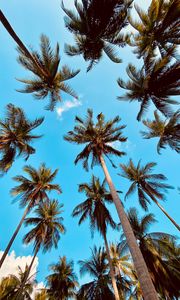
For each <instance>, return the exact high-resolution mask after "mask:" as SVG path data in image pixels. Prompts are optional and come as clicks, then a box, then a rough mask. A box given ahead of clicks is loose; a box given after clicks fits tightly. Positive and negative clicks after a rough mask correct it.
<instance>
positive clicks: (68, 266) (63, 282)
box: [46, 256, 78, 300]
mask: <svg viewBox="0 0 180 300" xmlns="http://www.w3.org/2000/svg"><path fill="white" fill-rule="evenodd" d="M73 268H74V265H73V262H72V261H69V262H68V261H67V259H66V257H65V256H63V257H60V258H59V262H58V263H56V264H52V265H50V270H51V272H52V273H51V274H50V275H48V276H47V277H46V280H47V294H48V297H50V299H53V300H59V299H60V300H68V299H69V298H71V297H75V295H76V288H77V287H78V282H77V276H76V274H75V273H74V271H73Z"/></svg>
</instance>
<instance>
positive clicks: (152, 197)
mask: <svg viewBox="0 0 180 300" xmlns="http://www.w3.org/2000/svg"><path fill="white" fill-rule="evenodd" d="M145 190H146V193H147V194H148V196H149V197H150V198H151V199H152V200H153V201H154V202H155V203H156V205H157V206H158V207H159V208H160V210H161V211H162V212H163V213H164V214H165V215H166V217H168V219H169V220H170V221H171V222H172V223H173V224H174V226H176V228H177V229H178V230H179V231H180V226H179V225H178V224H177V223H176V222H175V220H174V219H173V218H171V216H170V215H169V214H168V213H167V212H166V211H165V209H164V207H163V206H162V205H161V204H160V203H159V202H158V201H157V200H156V198H155V197H154V196H153V195H152V193H151V192H150V191H149V189H148V187H147V186H145Z"/></svg>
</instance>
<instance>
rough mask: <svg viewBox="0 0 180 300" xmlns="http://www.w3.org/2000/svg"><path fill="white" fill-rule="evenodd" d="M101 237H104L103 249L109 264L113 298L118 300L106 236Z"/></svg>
mask: <svg viewBox="0 0 180 300" xmlns="http://www.w3.org/2000/svg"><path fill="white" fill-rule="evenodd" d="M103 237H104V243H105V247H106V253H107V258H108V263H109V269H110V276H111V281H112V286H113V290H114V296H115V299H116V300H120V298H119V292H118V288H117V284H116V278H115V273H114V269H113V265H112V259H111V255H110V252H109V246H108V242H107V238H106V234H104V235H103Z"/></svg>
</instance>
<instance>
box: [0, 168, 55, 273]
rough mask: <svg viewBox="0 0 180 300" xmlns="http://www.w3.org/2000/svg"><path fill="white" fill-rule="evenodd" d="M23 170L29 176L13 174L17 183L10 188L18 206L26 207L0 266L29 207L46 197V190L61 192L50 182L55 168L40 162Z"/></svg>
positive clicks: (0, 264) (29, 209)
mask: <svg viewBox="0 0 180 300" xmlns="http://www.w3.org/2000/svg"><path fill="white" fill-rule="evenodd" d="M24 172H26V173H27V175H28V177H29V178H26V177H24V176H22V175H19V176H15V177H14V178H13V179H14V180H15V181H16V182H18V183H19V185H17V186H16V187H14V188H12V190H11V193H12V195H13V196H18V199H19V200H20V207H26V209H25V211H24V214H23V216H22V218H21V221H20V222H19V224H18V226H17V228H16V230H15V232H14V234H13V236H12V237H11V239H10V241H9V243H8V245H7V247H6V249H5V251H4V253H3V255H2V257H1V260H0V268H1V266H2V264H3V262H4V260H5V258H6V256H7V254H8V252H9V250H10V248H11V246H12V243H13V242H14V240H15V238H16V236H17V234H18V232H19V230H20V228H21V226H22V224H23V222H24V219H25V218H26V216H27V214H28V213H29V212H30V211H31V209H32V208H33V207H35V206H36V205H38V204H39V203H41V202H42V201H43V200H44V199H47V198H48V194H47V193H48V192H50V191H53V190H55V191H57V192H59V193H60V192H61V189H60V186H59V185H58V184H54V183H52V182H53V180H54V179H55V177H56V174H57V172H58V170H57V169H56V170H55V171H54V172H52V171H51V169H50V168H47V167H46V166H45V164H41V165H40V167H39V168H38V169H35V168H33V167H31V166H25V167H24Z"/></svg>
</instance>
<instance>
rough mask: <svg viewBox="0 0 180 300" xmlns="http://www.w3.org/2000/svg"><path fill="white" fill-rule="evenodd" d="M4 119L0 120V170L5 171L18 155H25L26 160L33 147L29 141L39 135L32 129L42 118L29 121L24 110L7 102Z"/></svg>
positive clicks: (33, 150)
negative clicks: (34, 133)
mask: <svg viewBox="0 0 180 300" xmlns="http://www.w3.org/2000/svg"><path fill="white" fill-rule="evenodd" d="M6 109H7V112H6V117H5V119H4V120H0V153H1V159H0V170H1V171H2V172H7V171H8V170H9V169H10V167H11V166H12V164H13V162H14V160H15V158H16V157H18V156H21V155H23V156H25V159H26V160H27V159H28V158H29V156H30V155H31V154H34V153H35V149H34V148H33V147H32V146H31V145H30V143H31V142H32V141H33V140H34V139H37V138H40V137H41V136H38V135H32V131H33V129H35V128H37V127H38V126H39V125H41V124H42V122H43V120H44V118H39V119H35V120H34V121H29V120H28V119H27V117H26V115H25V113H24V111H23V110H22V109H21V108H19V107H16V106H14V105H13V104H11V103H10V104H8V105H7V106H6Z"/></svg>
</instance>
